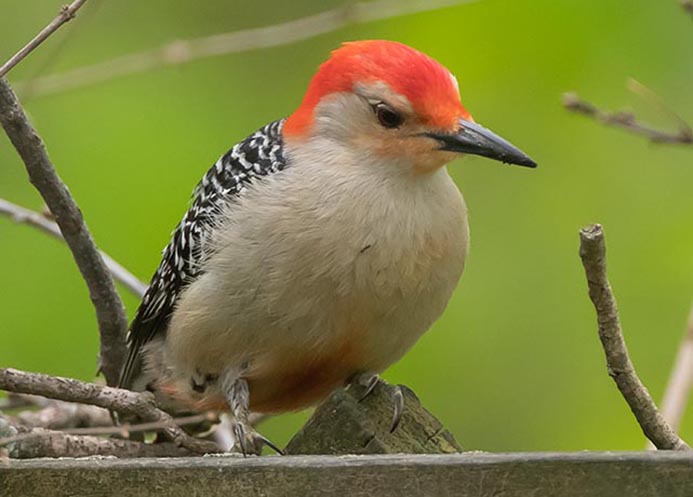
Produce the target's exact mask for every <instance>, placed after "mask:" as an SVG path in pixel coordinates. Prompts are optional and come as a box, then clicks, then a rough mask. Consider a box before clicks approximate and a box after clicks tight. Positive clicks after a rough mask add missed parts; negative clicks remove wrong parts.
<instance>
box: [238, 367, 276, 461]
mask: <svg viewBox="0 0 693 497" xmlns="http://www.w3.org/2000/svg"><path fill="white" fill-rule="evenodd" d="M224 384H225V386H226V387H225V388H224V390H225V394H226V400H227V402H228V404H229V407H230V408H231V414H232V415H233V419H232V420H231V433H232V434H233V438H234V444H233V447H232V450H233V449H235V448H237V449H238V450H240V452H241V454H243V456H247V455H249V454H250V455H256V456H259V455H260V454H262V448H263V447H264V446H265V445H266V446H267V447H269V448H271V449H273V450H274V451H275V452H276V453H277V454H280V455H281V454H283V452H282V450H281V449H280V448H279V447H277V446H276V445H274V444H273V443H272V442H270V441H269V440H268V439H267V438H266V437H263V436H262V435H260V434H259V433H258V432H257V431H255V429H254V428H253V426H252V425H251V424H250V422H249V421H248V419H249V417H250V409H249V406H250V392H249V391H248V382H247V381H246V380H245V379H243V378H235V379H233V380H229V379H228V378H227V379H226V381H225V382H224Z"/></svg>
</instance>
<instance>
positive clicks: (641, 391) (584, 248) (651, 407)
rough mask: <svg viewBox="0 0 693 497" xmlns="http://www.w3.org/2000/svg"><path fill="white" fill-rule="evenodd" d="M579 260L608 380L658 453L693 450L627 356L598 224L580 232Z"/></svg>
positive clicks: (602, 236)
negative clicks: (677, 430) (592, 305)
mask: <svg viewBox="0 0 693 497" xmlns="http://www.w3.org/2000/svg"><path fill="white" fill-rule="evenodd" d="M580 258H581V259H582V265H583V266H584V268H585V275H586V277H587V285H588V287H589V295H590V299H591V300H592V304H594V308H595V310H596V312H597V322H598V324H599V339H600V340H601V343H602V347H603V348H604V353H605V355H606V364H607V369H608V371H609V376H611V377H612V378H613V380H614V381H615V382H616V386H617V387H618V389H619V391H620V392H621V395H623V398H624V399H625V400H626V402H627V403H628V406H629V407H630V409H631V411H633V414H634V415H635V418H636V419H637V421H638V424H639V425H640V428H641V429H642V431H643V433H644V434H645V436H646V437H647V438H649V439H650V440H651V441H652V443H653V444H654V445H655V447H657V448H658V449H667V450H691V448H690V447H689V446H688V444H686V442H684V441H683V440H681V438H679V436H678V435H677V434H676V432H675V431H674V430H673V429H672V428H671V426H669V424H668V423H667V422H666V420H665V419H664V417H663V416H662V414H661V413H660V412H659V411H658V410H657V406H656V405H655V403H654V401H653V400H652V397H651V396H650V393H649V392H648V391H647V388H645V385H643V384H642V382H641V381H640V378H638V375H637V373H636V372H635V368H634V367H633V363H632V362H631V360H630V357H629V355H628V348H627V347H626V342H625V340H624V338H623V333H622V331H621V324H620V321H619V317H618V310H617V307H616V299H615V297H614V295H613V293H612V291H611V286H610V284H609V280H608V278H607V273H606V245H605V243H604V233H603V231H602V227H601V226H600V225H598V224H594V225H590V226H587V227H585V228H583V229H581V230H580Z"/></svg>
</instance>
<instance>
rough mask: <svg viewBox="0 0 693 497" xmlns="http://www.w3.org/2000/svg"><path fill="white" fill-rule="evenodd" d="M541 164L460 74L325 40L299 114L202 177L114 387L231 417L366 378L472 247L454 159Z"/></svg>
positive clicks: (389, 51)
mask: <svg viewBox="0 0 693 497" xmlns="http://www.w3.org/2000/svg"><path fill="white" fill-rule="evenodd" d="M461 154H473V155H480V156H484V157H488V158H491V159H495V160H498V161H502V162H505V163H509V164H517V165H520V166H527V167H536V163H535V162H534V161H533V160H532V159H530V158H529V157H528V156H527V155H525V154H524V153H523V152H521V151H520V150H519V149H517V148H516V147H514V146H513V145H511V144H510V143H508V142H507V141H505V140H503V139H502V138H500V137H499V136H497V135H496V134H494V133H492V132H491V131H489V130H488V129H486V128H484V127H482V126H480V125H479V124H476V123H475V122H474V120H473V119H472V117H471V115H470V114H469V112H467V110H466V109H465V108H464V107H463V106H462V104H461V102H460V93H459V87H458V83H457V80H456V79H455V77H454V76H453V75H452V73H451V72H450V71H448V70H447V69H446V68H445V67H443V66H442V65H441V64H440V63H438V62H437V61H435V60H434V59H432V58H430V57H429V56H427V55H425V54H423V53H421V52H419V51H417V50H415V49H413V48H410V47H408V46H406V45H403V44H401V43H396V42H392V41H380V40H369V41H357V42H351V43H345V44H343V45H342V46H341V47H340V48H338V49H336V50H335V51H333V52H332V54H331V57H330V58H329V59H328V60H327V61H326V62H325V63H323V64H322V65H321V66H320V68H319V69H318V71H317V73H316V74H315V75H314V77H313V78H312V80H311V82H310V84H309V86H308V90H307V92H306V94H305V97H304V99H303V101H302V103H301V104H300V106H299V107H298V109H297V110H296V111H295V112H294V113H293V114H291V115H290V116H289V117H288V118H286V119H281V120H278V121H275V122H272V123H270V124H268V125H266V126H264V127H263V128H261V129H260V130H258V131H256V132H255V133H253V134H252V135H250V136H249V137H247V138H246V139H245V140H243V141H241V142H240V143H238V144H236V145H235V146H234V147H233V148H231V150H229V151H228V152H227V153H226V154H224V155H223V156H221V158H220V159H219V160H217V162H216V163H215V164H214V165H213V166H212V167H211V168H210V169H209V171H208V172H207V173H206V174H205V175H204V177H203V178H202V180H201V181H200V183H199V184H198V186H197V188H196V189H195V191H194V194H193V201H192V204H191V206H190V208H189V210H188V211H187V212H186V213H185V215H184V216H183V219H182V221H181V222H180V224H178V226H177V228H176V229H175V231H174V232H173V236H172V239H171V241H170V243H169V244H168V246H167V247H166V248H165V250H164V252H163V258H162V261H161V263H160V266H159V268H158V269H157V271H156V273H155V274H154V276H153V277H152V280H151V283H150V285H149V288H148V290H147V291H146V293H145V295H144V297H143V300H142V302H141V304H140V306H139V308H138V310H137V313H136V315H135V317H134V319H133V321H132V324H131V326H130V330H129V334H128V344H129V354H128V357H127V361H126V364H125V367H124V369H123V372H122V375H121V379H120V386H121V387H123V388H130V389H134V390H144V389H149V390H152V391H154V392H155V393H156V395H158V396H159V397H160V399H164V400H163V402H169V403H170V404H171V405H173V406H178V407H180V408H185V409H189V410H208V409H214V410H221V411H230V413H231V415H232V418H233V427H234V434H235V438H236V443H237V445H238V448H240V449H241V450H242V451H243V452H244V453H247V452H255V453H257V452H258V451H259V450H260V449H261V447H262V445H263V444H265V443H269V441H267V440H266V439H265V438H264V437H262V436H261V435H259V434H258V433H257V432H255V431H254V430H253V429H252V427H251V426H250V425H249V423H248V415H249V413H250V412H251V411H252V412H260V413H281V412H286V411H294V410H300V409H303V408H305V407H308V406H310V405H312V404H315V403H316V402H317V401H319V400H321V399H323V398H324V397H326V396H327V395H328V394H329V393H331V392H332V391H333V390H335V389H336V388H340V387H342V386H344V385H345V384H348V383H349V382H353V381H359V382H364V381H365V382H367V383H368V384H370V385H372V384H373V379H374V378H377V375H378V374H379V373H381V372H382V371H384V370H385V369H386V368H387V367H388V366H389V365H391V364H392V363H394V362H395V361H397V360H398V359H400V358H401V357H402V356H403V355H404V353H405V352H406V351H407V350H408V349H409V348H410V347H412V346H413V345H414V343H415V342H416V341H417V340H418V339H419V337H421V335H422V334H423V333H424V332H426V331H427V330H428V329H429V328H430V327H431V325H432V324H433V323H434V321H435V320H436V319H437V318H438V317H439V316H440V315H441V313H442V312H443V310H444V309H445V307H446V305H447V302H448V300H449V299H450V296H451V295H452V292H453V290H454V289H455V287H456V285H457V283H458V280H459V278H460V276H461V275H462V270H463V268H464V263H465V257H466V254H467V250H468V243H469V229H468V224H467V209H466V206H465V203H464V200H463V199H462V196H461V194H460V192H459V190H458V189H457V187H456V186H455V184H454V183H453V181H452V179H451V178H450V176H449V175H448V172H447V170H446V167H445V166H446V164H447V163H449V162H450V161H452V160H453V159H455V158H457V157H458V156H460V155H461Z"/></svg>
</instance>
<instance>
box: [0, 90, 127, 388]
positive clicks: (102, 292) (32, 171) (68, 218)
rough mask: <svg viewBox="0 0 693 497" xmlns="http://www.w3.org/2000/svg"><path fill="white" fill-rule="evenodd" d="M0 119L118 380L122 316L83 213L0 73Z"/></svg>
mask: <svg viewBox="0 0 693 497" xmlns="http://www.w3.org/2000/svg"><path fill="white" fill-rule="evenodd" d="M0 124H2V127H3V128H4V129H5V132H6V133H7V136H9V138H10V140H11V141H12V144H13V145H14V147H15V148H16V149H17V152H19V155H20V156H21V158H22V160H23V161H24V164H25V166H26V169H27V172H28V173H29V178H30V179H31V182H32V184H33V185H34V186H35V187H36V189H37V190H38V191H39V193H41V196H42V197H43V199H44V200H45V202H46V205H48V208H49V209H50V210H51V212H52V213H53V215H54V216H55V219H56V221H57V223H58V226H60V231H61V232H62V234H63V236H64V237H65V241H66V242H67V244H68V246H69V247H70V250H71V251H72V255H73V257H74V259H75V262H76V263H77V266H78V267H79V270H80V272H81V273H82V277H83V278H84V280H85V282H86V283H87V287H88V288H89V296H90V298H91V301H92V303H93V304H94V308H95V309H96V318H97V321H98V323H99V332H100V335H101V352H100V365H99V366H100V369H101V371H103V374H104V376H105V378H106V382H107V383H108V384H109V385H114V384H116V382H117V381H118V376H119V374H120V369H121V366H122V364H123V358H124V356H125V330H126V329H127V317H126V315H125V308H124V307H123V302H122V301H121V300H120V297H119V295H118V293H117V292H116V289H115V285H114V284H113V280H112V279H111V276H110V274H109V272H108V270H107V269H106V265H105V264H104V261H103V259H102V258H101V255H100V254H99V251H98V249H97V248H96V244H95V243H94V240H93V238H92V236H91V233H90V232H89V229H88V228H87V226H86V224H85V222H84V219H83V218H82V213H81V211H80V210H79V207H78V206H77V204H76V203H75V201H74V199H73V198H72V195H70V192H69V191H68V189H67V187H66V186H65V184H64V183H63V182H62V181H61V179H60V177H59V176H58V173H57V172H56V171H55V168H54V167H53V164H52V163H51V160H50V158H49V157H48V154H47V152H46V148H45V147H44V145H43V141H42V140H41V138H40V137H39V135H38V133H37V132H36V130H35V129H34V128H33V127H32V126H31V124H30V123H29V120H28V119H27V117H26V114H25V113H24V110H23V109H22V107H21V105H20V103H19V101H18V100H17V97H16V96H15V94H14V92H13V91H12V89H11V88H10V86H9V84H8V83H7V81H6V80H5V79H4V78H0Z"/></svg>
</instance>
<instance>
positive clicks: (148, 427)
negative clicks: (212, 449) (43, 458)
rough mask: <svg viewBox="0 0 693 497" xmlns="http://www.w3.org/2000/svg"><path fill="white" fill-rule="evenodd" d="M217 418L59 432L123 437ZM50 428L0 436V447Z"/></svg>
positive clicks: (193, 417)
mask: <svg viewBox="0 0 693 497" xmlns="http://www.w3.org/2000/svg"><path fill="white" fill-rule="evenodd" d="M216 419H218V418H217V416H216V415H212V414H211V413H207V414H194V415H191V416H182V417H179V418H173V419H172V420H171V421H170V422H163V421H157V422H150V423H137V424H132V425H131V424H127V423H125V424H122V425H119V426H113V425H111V426H90V427H86V428H69V429H65V430H60V433H64V434H66V435H82V436H86V435H88V436H97V435H121V436H122V437H123V438H127V437H128V436H129V435H130V434H131V433H140V432H145V431H158V430H162V429H164V428H168V427H169V426H186V425H194V424H199V423H203V422H206V421H207V422H209V421H214V420H216ZM18 427H24V425H19V426H18ZM26 428H36V427H26ZM50 433H51V432H50V430H47V429H45V428H42V429H37V430H34V429H30V430H29V431H24V432H22V433H18V434H17V435H12V436H10V437H4V438H0V447H1V446H4V445H9V444H12V443H15V442H20V441H23V440H29V439H31V438H35V437H41V436H45V435H46V434H50Z"/></svg>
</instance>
